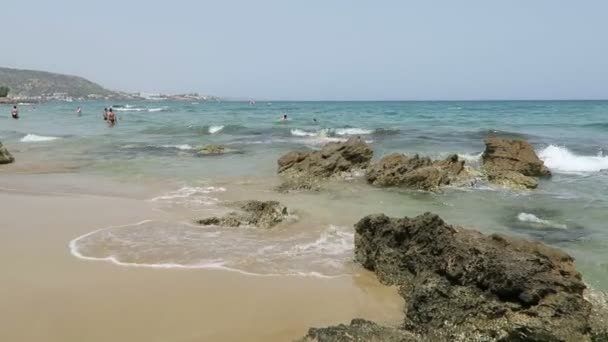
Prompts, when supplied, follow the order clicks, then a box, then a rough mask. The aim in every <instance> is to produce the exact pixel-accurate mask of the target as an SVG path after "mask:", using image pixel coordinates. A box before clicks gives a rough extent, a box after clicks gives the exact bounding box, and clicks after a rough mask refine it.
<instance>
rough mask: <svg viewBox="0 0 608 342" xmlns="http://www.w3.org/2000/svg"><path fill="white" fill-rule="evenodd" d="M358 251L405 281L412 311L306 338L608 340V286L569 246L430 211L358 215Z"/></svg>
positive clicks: (384, 274)
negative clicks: (391, 321)
mask: <svg viewBox="0 0 608 342" xmlns="http://www.w3.org/2000/svg"><path fill="white" fill-rule="evenodd" d="M355 260H356V261H357V262H359V263H361V264H362V265H363V267H365V268H366V269H368V270H370V271H373V272H375V273H376V275H377V276H378V278H379V280H380V281H381V282H382V283H384V284H387V285H397V286H399V294H400V295H401V296H402V297H403V298H404V299H405V303H406V307H405V310H404V311H405V321H404V323H403V324H402V325H401V326H399V327H393V328H390V327H382V326H378V325H377V324H375V323H372V322H368V321H364V320H360V319H357V320H353V321H352V322H351V324H350V325H338V326H334V327H329V328H324V329H311V330H310V331H309V332H308V335H307V336H306V337H305V339H304V340H303V341H328V342H333V341H461V342H464V341H501V342H522V341H547V342H549V341H550V342H553V341H555V342H570V341H572V342H574V341H577V342H578V341H587V342H596V341H608V325H607V324H606V318H605V317H606V316H607V315H606V313H607V312H608V309H607V308H608V304H606V303H608V296H607V295H606V294H602V293H598V292H595V291H593V292H592V291H588V290H587V289H586V286H585V284H584V283H583V281H582V277H581V274H580V273H579V272H578V271H577V270H576V269H575V267H574V260H573V258H572V257H571V256H569V255H568V254H566V253H564V252H562V251H560V250H557V249H555V248H552V247H548V246H545V245H543V244H541V243H537V242H529V241H526V240H522V239H516V238H510V237H506V236H503V235H498V234H493V235H490V236H487V235H484V234H481V233H479V232H477V231H474V230H468V229H464V228H461V227H457V226H452V225H449V224H447V223H445V222H444V221H443V220H442V219H441V218H440V217H439V216H437V215H435V214H431V213H426V214H423V215H420V216H418V217H415V218H407V217H406V218H390V217H387V216H385V215H369V216H366V217H364V218H363V219H361V220H360V221H359V222H358V223H357V224H355Z"/></svg>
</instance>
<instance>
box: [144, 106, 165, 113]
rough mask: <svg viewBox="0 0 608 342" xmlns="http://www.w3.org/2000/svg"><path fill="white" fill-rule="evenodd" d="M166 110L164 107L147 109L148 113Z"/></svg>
mask: <svg viewBox="0 0 608 342" xmlns="http://www.w3.org/2000/svg"><path fill="white" fill-rule="evenodd" d="M165 109H167V108H166V107H162V108H150V109H148V112H151V113H153V112H162V111H163V110H165Z"/></svg>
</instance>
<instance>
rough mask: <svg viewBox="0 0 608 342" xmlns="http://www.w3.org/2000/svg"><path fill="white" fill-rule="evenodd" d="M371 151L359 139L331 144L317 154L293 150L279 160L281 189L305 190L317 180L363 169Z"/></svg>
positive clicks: (367, 162) (316, 152) (354, 138)
mask: <svg viewBox="0 0 608 342" xmlns="http://www.w3.org/2000/svg"><path fill="white" fill-rule="evenodd" d="M372 155H373V150H372V149H371V147H370V146H369V145H368V144H367V143H365V141H363V140H362V139H361V138H359V137H353V138H350V139H348V141H345V142H331V143H328V144H326V145H325V146H323V148H322V149H321V150H320V151H311V152H302V151H293V152H289V153H287V154H285V155H283V156H282V157H281V158H279V160H278V169H277V171H278V173H279V174H280V175H282V176H283V177H284V178H287V180H286V182H285V183H284V185H283V186H282V190H288V189H287V188H289V187H290V186H291V184H293V186H295V187H297V188H299V189H306V188H310V187H314V186H309V185H311V184H314V183H318V181H319V180H323V179H328V178H330V177H332V176H339V175H341V174H343V173H348V172H352V171H355V170H360V169H365V168H366V167H367V166H368V165H369V162H370V160H371V159H372Z"/></svg>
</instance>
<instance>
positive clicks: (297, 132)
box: [291, 128, 324, 137]
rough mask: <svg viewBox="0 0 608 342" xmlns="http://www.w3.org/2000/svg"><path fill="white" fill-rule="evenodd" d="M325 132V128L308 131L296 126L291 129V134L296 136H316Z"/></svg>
mask: <svg viewBox="0 0 608 342" xmlns="http://www.w3.org/2000/svg"><path fill="white" fill-rule="evenodd" d="M323 132H324V130H321V131H318V132H307V131H305V130H302V129H299V128H294V129H292V130H291V135H293V136H296V137H316V136H319V135H320V134H322V133H323Z"/></svg>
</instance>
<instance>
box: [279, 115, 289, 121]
mask: <svg viewBox="0 0 608 342" xmlns="http://www.w3.org/2000/svg"><path fill="white" fill-rule="evenodd" d="M288 120H289V119H288V118H287V114H283V119H281V121H283V122H287V121H288Z"/></svg>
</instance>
